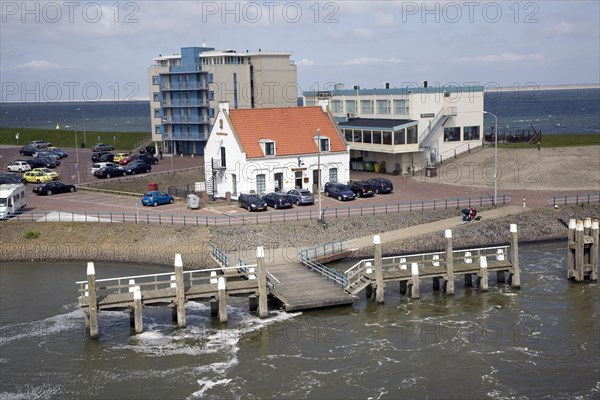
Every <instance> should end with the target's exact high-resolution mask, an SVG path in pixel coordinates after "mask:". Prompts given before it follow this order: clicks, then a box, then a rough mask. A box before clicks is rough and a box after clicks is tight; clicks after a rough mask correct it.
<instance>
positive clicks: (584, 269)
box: [567, 218, 600, 282]
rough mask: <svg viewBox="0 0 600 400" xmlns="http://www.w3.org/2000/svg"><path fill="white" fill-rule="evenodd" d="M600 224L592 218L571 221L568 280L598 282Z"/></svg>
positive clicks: (568, 248) (568, 242)
mask: <svg viewBox="0 0 600 400" xmlns="http://www.w3.org/2000/svg"><path fill="white" fill-rule="evenodd" d="M599 241H600V224H599V222H598V220H594V221H592V219H591V218H585V219H584V220H583V221H582V220H575V219H571V220H569V233H568V241H567V278H568V279H572V280H575V281H576V282H582V281H584V280H585V279H589V280H591V281H597V280H598V249H599V247H600V246H599V243H598V242H599Z"/></svg>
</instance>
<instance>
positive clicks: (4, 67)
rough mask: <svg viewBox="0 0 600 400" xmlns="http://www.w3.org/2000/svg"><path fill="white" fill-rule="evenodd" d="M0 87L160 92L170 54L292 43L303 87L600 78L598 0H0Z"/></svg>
mask: <svg viewBox="0 0 600 400" xmlns="http://www.w3.org/2000/svg"><path fill="white" fill-rule="evenodd" d="M0 4H1V8H0V18H1V23H0V74H1V76H0V81H1V84H2V91H1V98H0V101H52V102H54V101H74V100H78V101H79V100H84V101H95V100H100V99H102V100H122V99H146V98H148V97H149V94H148V86H149V84H148V67H149V66H150V65H151V64H153V63H154V61H153V58H154V57H157V56H158V55H159V54H162V55H166V54H173V53H180V49H181V47H190V46H202V45H206V46H208V47H214V48H216V49H232V50H237V51H238V52H245V51H246V50H249V51H258V49H261V50H262V51H278V52H290V53H292V56H291V60H292V61H294V62H295V64H296V65H297V70H298V85H299V87H300V89H301V90H328V89H331V88H332V85H333V84H334V83H342V84H343V85H344V86H345V87H346V88H351V87H352V86H354V85H359V86H360V87H361V88H378V87H383V85H384V84H385V83H386V82H387V83H389V84H390V86H391V87H406V86H414V85H415V84H418V83H419V82H421V81H424V80H427V81H428V82H429V85H430V86H432V85H439V86H444V85H465V84H479V85H483V86H486V87H489V88H495V87H499V86H500V87H505V86H518V87H536V86H538V85H541V86H543V85H557V84H592V83H593V84H595V83H599V82H600V72H599V71H600V2H598V1H464V2H461V1H453V2H435V1H391V0H390V1H346V0H344V1H313V0H310V1H270V0H267V1H232V2H226V1H119V2H117V1H114V0H113V1H110V2H103V1H76V0H73V1H71V0H58V1H7V0H0Z"/></svg>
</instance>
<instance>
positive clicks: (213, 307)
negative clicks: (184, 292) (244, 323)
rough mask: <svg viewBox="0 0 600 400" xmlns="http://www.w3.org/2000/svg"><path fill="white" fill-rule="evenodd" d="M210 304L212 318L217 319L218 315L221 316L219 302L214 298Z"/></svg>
mask: <svg viewBox="0 0 600 400" xmlns="http://www.w3.org/2000/svg"><path fill="white" fill-rule="evenodd" d="M209 304H210V316H211V317H216V316H217V315H219V301H218V300H217V299H215V298H214V297H213V298H211V299H210V301H209Z"/></svg>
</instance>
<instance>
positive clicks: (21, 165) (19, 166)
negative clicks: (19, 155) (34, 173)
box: [6, 160, 31, 172]
mask: <svg viewBox="0 0 600 400" xmlns="http://www.w3.org/2000/svg"><path fill="white" fill-rule="evenodd" d="M6 169H7V170H9V171H11V172H25V171H31V165H29V163H28V162H27V161H23V160H17V161H13V162H11V163H10V164H8V166H7V167H6Z"/></svg>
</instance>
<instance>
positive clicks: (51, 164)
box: [27, 157, 60, 169]
mask: <svg viewBox="0 0 600 400" xmlns="http://www.w3.org/2000/svg"><path fill="white" fill-rule="evenodd" d="M27 162H28V163H29V165H31V169H33V168H44V167H45V168H56V167H57V166H58V165H60V161H58V160H57V159H55V158H50V157H35V158H32V159H31V160H27Z"/></svg>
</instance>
